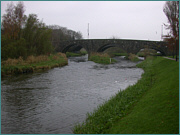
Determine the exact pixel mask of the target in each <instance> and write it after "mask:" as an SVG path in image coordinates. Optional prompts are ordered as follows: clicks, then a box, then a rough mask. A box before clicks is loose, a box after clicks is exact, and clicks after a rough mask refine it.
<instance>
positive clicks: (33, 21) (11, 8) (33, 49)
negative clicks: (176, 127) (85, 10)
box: [1, 2, 82, 60]
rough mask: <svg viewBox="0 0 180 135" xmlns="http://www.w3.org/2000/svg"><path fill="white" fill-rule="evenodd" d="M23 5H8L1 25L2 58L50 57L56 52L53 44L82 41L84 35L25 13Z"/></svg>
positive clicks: (20, 3) (21, 3) (19, 3)
mask: <svg viewBox="0 0 180 135" xmlns="http://www.w3.org/2000/svg"><path fill="white" fill-rule="evenodd" d="M24 12H25V8H24V4H23V2H18V3H17V5H14V4H13V2H11V3H10V4H8V6H7V9H6V14H4V15H3V16H2V23H1V59H2V60H5V59H8V58H18V57H20V56H21V57H23V58H27V56H30V55H34V56H38V55H47V54H50V53H52V52H54V51H55V48H54V46H53V45H52V42H54V41H60V40H74V39H82V34H81V32H76V31H73V30H69V29H67V28H66V27H61V26H58V25H51V26H47V25H46V24H45V23H43V21H41V20H40V19H38V16H37V15H36V14H29V15H28V16H27V15H25V14H24Z"/></svg>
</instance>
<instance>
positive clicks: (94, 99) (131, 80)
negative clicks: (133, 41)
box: [1, 55, 143, 134]
mask: <svg viewBox="0 0 180 135" xmlns="http://www.w3.org/2000/svg"><path fill="white" fill-rule="evenodd" d="M87 57H88V56H87V55H86V56H82V57H71V58H69V59H68V62H69V64H68V65H67V66H65V67H61V68H54V69H51V70H48V71H44V72H41V73H33V74H26V75H18V76H11V77H6V78H2V80H1V133H3V134H9V133H10V134H66V133H67V134H72V129H73V127H74V125H75V124H77V123H82V122H83V121H84V120H85V118H86V114H87V112H92V111H93V110H94V109H95V108H96V107H97V106H98V105H100V104H102V103H103V102H105V101H106V100H108V99H109V98H110V97H111V96H113V95H115V94H116V93H117V92H118V91H119V90H120V89H121V90H123V89H125V88H126V87H128V86H129V85H133V84H135V83H136V82H137V80H138V79H140V78H141V74H142V73H143V70H142V69H139V68H137V67H136V64H137V62H136V63H135V62H131V61H127V60H124V59H123V58H122V57H116V58H115V59H116V60H117V63H116V64H110V65H101V64H96V63H94V62H92V61H87Z"/></svg>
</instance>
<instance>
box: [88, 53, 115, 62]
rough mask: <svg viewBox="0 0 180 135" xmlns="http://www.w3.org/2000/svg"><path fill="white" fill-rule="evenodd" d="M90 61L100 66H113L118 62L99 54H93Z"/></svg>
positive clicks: (106, 55)
mask: <svg viewBox="0 0 180 135" xmlns="http://www.w3.org/2000/svg"><path fill="white" fill-rule="evenodd" d="M89 60H90V61H93V62H95V63H99V64H112V63H115V62H116V60H114V59H113V58H110V56H109V55H108V54H99V53H94V54H91V55H90V58H89Z"/></svg>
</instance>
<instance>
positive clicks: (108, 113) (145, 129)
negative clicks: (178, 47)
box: [74, 57, 179, 134]
mask: <svg viewBox="0 0 180 135" xmlns="http://www.w3.org/2000/svg"><path fill="white" fill-rule="evenodd" d="M138 67H141V68H143V69H144V71H145V73H144V74H143V75H142V78H141V79H140V80H139V81H138V83H137V84H135V85H134V86H130V87H128V88H127V89H126V90H124V91H122V92H119V93H118V94H117V95H116V96H114V97H112V98H111V99H110V100H109V101H107V102H106V103H104V104H103V105H101V106H99V108H98V109H97V110H95V111H94V112H93V113H90V114H88V115H87V119H86V121H85V122H84V123H83V124H81V125H77V126H76V127H75V129H74V133H95V134H97V133H106V134H178V133H179V63H178V62H175V61H172V60H168V59H165V58H162V57H158V58H155V59H147V60H146V61H144V62H142V63H141V64H139V65H138Z"/></svg>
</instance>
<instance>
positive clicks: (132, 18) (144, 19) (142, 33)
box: [1, 1, 167, 40]
mask: <svg viewBox="0 0 180 135" xmlns="http://www.w3.org/2000/svg"><path fill="white" fill-rule="evenodd" d="M7 3H10V1H1V16H2V15H3V14H4V13H5V9H6V8H7ZM13 3H14V4H16V3H17V2H16V1H13ZM164 4H165V1H24V5H25V9H26V11H25V14H26V15H28V14H31V13H34V14H37V15H38V18H39V19H40V20H42V19H43V22H44V23H46V25H53V24H56V25H59V26H62V27H67V28H68V29H72V30H74V31H80V32H82V34H83V38H85V39H86V38H87V37H88V36H87V35H88V34H87V29H88V23H89V34H90V35H89V38H90V39H107V38H111V37H112V36H115V37H117V38H121V39H140V40H141V39H142V40H161V31H162V25H163V23H167V18H166V16H165V14H164V12H163V6H164ZM166 33H167V31H166V30H165V28H163V34H166Z"/></svg>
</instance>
